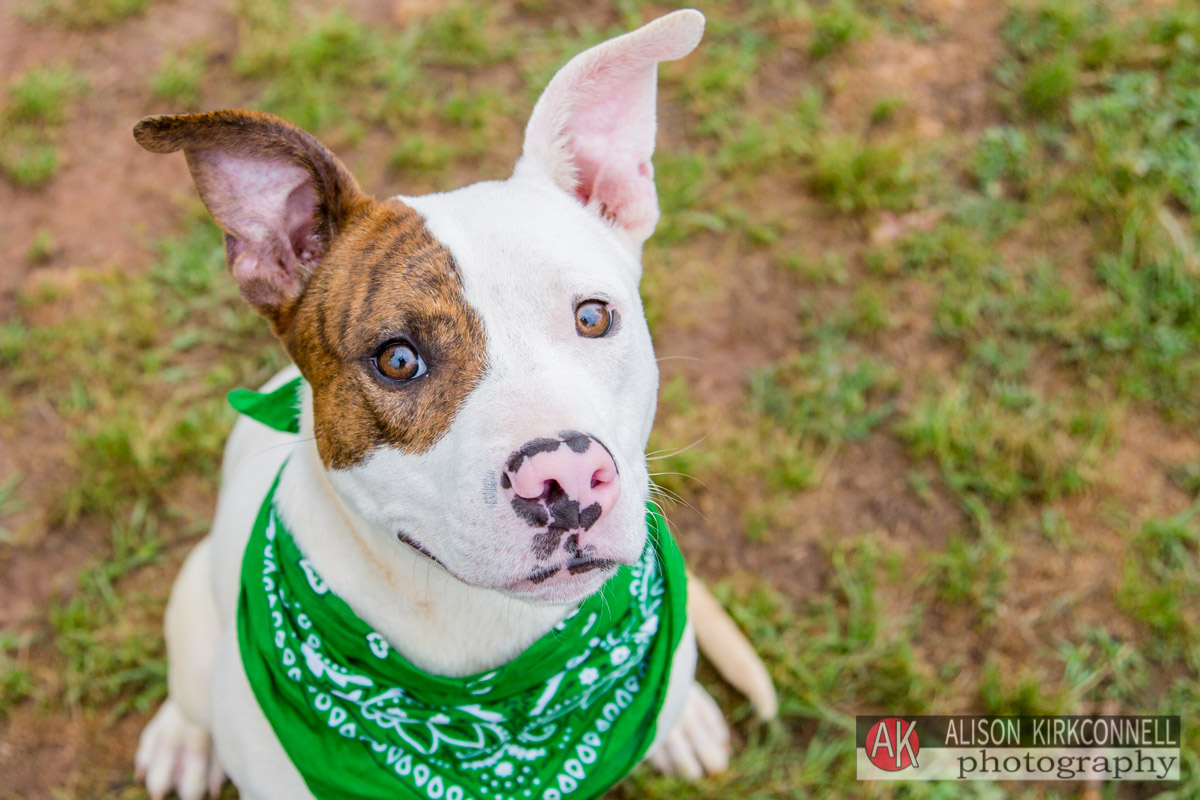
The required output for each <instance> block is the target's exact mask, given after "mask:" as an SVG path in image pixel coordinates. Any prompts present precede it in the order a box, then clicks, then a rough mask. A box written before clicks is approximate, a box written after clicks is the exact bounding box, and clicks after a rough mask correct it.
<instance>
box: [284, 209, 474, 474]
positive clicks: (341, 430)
mask: <svg viewBox="0 0 1200 800" xmlns="http://www.w3.org/2000/svg"><path fill="white" fill-rule="evenodd" d="M395 339H404V340H405V341H407V342H409V343H410V344H411V345H412V346H413V347H414V348H415V349H416V350H417V352H418V353H420V354H421V356H422V358H423V359H424V360H425V364H426V367H427V370H428V371H427V372H426V373H425V374H424V375H422V376H421V377H419V378H415V379H413V380H411V381H408V382H406V383H403V384H400V385H398V386H387V385H384V383H383V382H381V381H380V380H378V379H377V378H376V377H375V376H374V375H373V369H372V367H371V361H372V359H373V358H374V356H375V354H376V352H377V351H378V349H379V348H380V347H381V346H382V345H384V344H385V343H386V342H389V341H392V340H395ZM284 345H285V346H286V348H287V350H288V353H289V354H290V355H291V356H292V358H293V360H295V362H296V365H297V366H298V367H299V368H300V371H301V372H302V373H303V374H304V377H305V378H306V379H307V380H308V382H309V383H310V384H311V386H312V393H313V417H314V421H315V426H316V431H315V432H316V439H317V450H318V452H320V454H321V460H322V461H323V462H324V464H325V466H326V467H327V468H329V469H344V468H346V467H351V466H354V465H355V464H358V463H360V462H361V461H362V460H363V459H364V458H366V457H367V455H368V454H369V453H370V452H371V451H372V450H374V449H376V448H379V447H395V448H398V449H400V450H402V451H404V452H406V453H423V452H426V451H428V450H429V449H430V448H432V447H433V446H434V444H436V443H437V442H438V440H439V439H441V437H442V436H443V435H444V434H445V433H446V431H447V430H448V429H449V428H450V425H451V423H452V422H453V420H454V416H455V414H456V413H457V411H458V409H459V407H460V406H461V405H462V403H463V402H464V401H465V400H466V397H467V395H468V394H470V392H471V390H472V389H474V388H475V387H476V386H477V385H478V384H479V382H480V380H481V379H482V377H483V374H484V371H485V369H486V367H487V363H486V355H485V353H486V342H485V338H484V333H483V324H482V322H481V321H480V319H479V315H478V314H477V313H476V312H475V310H474V309H473V308H471V307H470V306H469V305H468V304H467V302H466V299H465V298H464V297H463V289H462V282H461V279H460V276H459V274H458V267H457V265H456V264H455V263H454V259H453V257H452V256H451V255H450V252H449V251H448V250H446V248H445V247H443V246H442V245H441V244H440V243H439V242H438V241H437V240H435V239H434V238H433V235H432V234H431V233H430V232H429V230H428V229H427V228H426V227H425V224H424V221H423V220H422V219H421V217H420V216H419V215H418V214H417V213H416V212H415V211H413V210H412V209H411V208H409V207H408V206H406V205H404V204H403V203H400V202H399V201H395V200H389V201H387V202H383V203H373V204H371V205H370V206H369V207H368V208H367V209H366V210H364V211H363V212H362V213H360V214H358V215H357V216H356V217H355V218H354V219H352V220H351V221H350V222H349V223H348V224H347V226H346V227H345V229H344V230H343V232H342V233H341V234H340V235H339V236H338V237H337V238H336V239H335V240H334V242H333V243H332V246H331V247H330V250H329V254H328V256H327V257H326V258H325V260H324V261H323V262H322V263H321V265H320V267H319V268H318V269H317V271H316V273H315V274H314V275H313V276H312V279H311V280H310V282H309V284H308V287H307V289H306V290H305V292H304V295H303V296H302V297H301V298H300V300H299V302H298V303H297V307H296V311H295V315H294V320H293V324H292V325H291V327H290V329H289V331H288V333H287V335H286V336H285V337H284Z"/></svg>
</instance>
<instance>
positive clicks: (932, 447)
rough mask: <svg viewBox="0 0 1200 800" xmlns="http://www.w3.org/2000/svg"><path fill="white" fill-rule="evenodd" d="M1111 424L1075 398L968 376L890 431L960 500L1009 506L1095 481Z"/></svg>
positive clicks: (927, 396)
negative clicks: (931, 465) (934, 468)
mask: <svg viewBox="0 0 1200 800" xmlns="http://www.w3.org/2000/svg"><path fill="white" fill-rule="evenodd" d="M1115 422H1116V421H1115V420H1114V419H1113V418H1112V417H1111V416H1110V414H1109V412H1107V411H1106V410H1104V409H1102V408H1101V409H1097V408H1095V407H1093V406H1092V405H1091V404H1088V403H1086V402H1085V401H1083V400H1082V399H1078V400H1076V401H1075V402H1074V403H1069V402H1064V401H1061V400H1056V399H1051V398H1046V397H1042V396H1041V395H1039V394H1038V393H1036V392H1034V391H1033V390H1031V389H1029V388H1028V387H1025V386H1021V385H1017V384H1006V383H998V382H993V383H987V384H984V385H974V382H973V381H972V380H971V378H970V377H969V376H965V375H963V376H960V377H959V379H958V382H947V383H944V384H941V385H938V386H936V387H934V386H931V387H929V388H928V389H926V391H925V392H924V393H923V394H922V395H921V397H920V398H919V399H918V400H917V401H916V403H915V404H914V405H913V406H912V408H910V409H909V410H908V412H907V413H906V415H905V418H904V419H903V420H901V421H900V422H899V423H898V425H897V426H896V432H897V433H898V434H899V435H900V436H901V437H902V438H903V439H904V440H905V441H906V442H908V444H909V447H910V449H911V451H912V453H913V455H914V456H916V457H918V458H924V457H931V458H933V459H935V460H936V461H937V463H938V464H939V466H940V467H941V470H942V475H943V477H944V479H945V481H946V483H947V485H949V486H950V488H952V489H953V490H954V491H955V492H956V493H958V495H959V496H960V498H962V499H963V500H964V502H966V503H968V505H971V504H973V503H977V502H983V503H985V504H987V503H992V504H997V505H999V506H1010V505H1012V504H1014V503H1016V502H1017V501H1020V500H1027V501H1046V500H1055V499H1058V498H1060V497H1063V496H1066V495H1071V494H1076V493H1078V492H1080V491H1082V490H1083V489H1085V488H1086V487H1088V486H1089V485H1090V484H1091V483H1092V481H1093V480H1094V479H1095V475H1096V468H1097V466H1098V464H1099V460H1100V458H1101V456H1102V455H1103V454H1104V453H1105V452H1106V449H1107V448H1108V447H1109V446H1110V445H1111V444H1112V437H1113V431H1114V425H1115Z"/></svg>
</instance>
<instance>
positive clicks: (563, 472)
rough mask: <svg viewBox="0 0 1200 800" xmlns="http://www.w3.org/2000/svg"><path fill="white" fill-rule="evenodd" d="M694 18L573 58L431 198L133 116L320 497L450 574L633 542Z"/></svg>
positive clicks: (626, 553) (236, 125)
mask: <svg viewBox="0 0 1200 800" xmlns="http://www.w3.org/2000/svg"><path fill="white" fill-rule="evenodd" d="M703 27H704V18H703V17H702V16H701V15H700V13H699V12H696V11H680V12H676V13H673V14H670V15H668V16H666V17H663V18H661V19H659V20H657V21H655V22H653V23H651V24H649V25H646V26H644V27H643V28H640V29H638V30H636V31H634V32H632V33H629V34H626V35H624V36H620V37H618V38H616V39H612V40H610V41H608V42H605V43H604V44H601V45H599V46H597V47H594V48H592V49H590V50H588V51H586V52H584V53H582V54H580V55H578V56H576V57H575V58H574V59H572V60H571V61H570V63H568V64H567V65H566V66H565V67H564V68H563V69H562V70H560V71H559V73H558V74H557V75H556V76H555V77H554V79H553V80H552V81H551V83H550V85H549V86H548V87H547V89H546V91H545V93H544V94H543V95H542V97H541V99H540V100H539V101H538V103H537V105H536V106H535V107H534V110H533V115H532V117H531V118H530V120H529V125H528V128H527V129H526V133H525V145H524V153H523V154H522V156H521V158H520V160H519V161H518V162H517V165H516V169H515V170H514V172H513V176H512V177H511V178H509V179H508V180H506V181H502V182H485V183H477V184H473V185H471V186H467V187H465V188H463V189H459V190H457V191H453V192H448V193H444V194H435V195H426V196H422V197H397V198H393V199H390V200H385V201H382V202H378V201H375V200H373V199H371V198H368V197H367V196H365V195H364V194H363V192H362V191H361V190H360V189H359V187H358V184H357V183H356V182H355V180H354V178H353V177H352V176H351V175H350V174H349V172H347V170H346V168H345V167H344V166H343V165H342V164H341V162H339V161H338V160H337V158H336V157H335V156H334V155H333V154H332V153H330V152H329V151H328V150H327V149H326V148H325V147H323V146H322V145H321V144H320V143H319V142H317V141H316V140H315V139H314V138H313V137H311V136H309V135H308V134H307V133H304V132H303V131H301V130H299V129H297V128H296V127H294V126H292V125H290V124H288V123H287V122H284V121H283V120H280V119H278V118H276V117H272V116H270V115H266V114H261V113H256V112H248V111H218V112H213V113H208V114H190V115H178V116H161V117H149V118H147V119H144V120H142V121H141V122H139V123H138V125H137V127H136V129H135V131H134V135H135V137H136V138H137V141H138V142H139V143H140V144H141V145H142V146H143V147H145V148H146V149H148V150H152V151H154V152H164V153H165V152H174V151H176V150H183V151H184V154H185V155H186V157H187V162H188V166H189V167H190V169H191V172H192V175H193V177H194V178H195V181H196V187H197V189H198V190H199V193H200V196H201V198H202V199H203V200H204V202H205V204H206V205H207V206H208V209H209V211H210V212H211V213H212V215H213V217H214V218H215V219H216V221H217V222H218V223H219V224H220V226H221V228H222V229H223V230H224V231H225V247H226V257H227V260H228V264H229V269H230V272H231V273H232V274H233V277H234V279H235V280H236V281H237V282H238V284H239V286H240V287H241V291H242V294H243V295H244V296H245V298H246V300H247V301H249V302H250V303H251V305H253V306H254V307H255V308H256V309H257V310H258V311H259V312H260V313H261V314H262V315H263V316H264V317H266V318H267V320H268V321H269V322H270V324H271V326H272V328H273V329H274V331H275V333H276V334H277V335H278V336H279V338H280V340H281V341H282V342H283V344H284V346H285V348H286V349H287V351H288V353H289V355H290V356H291V357H292V359H293V360H294V361H295V362H296V364H297V365H298V366H299V368H300V371H301V373H303V375H304V377H305V379H306V380H307V382H308V384H309V385H310V386H311V391H312V404H311V408H312V425H313V429H312V431H311V434H312V435H313V436H314V437H315V439H316V445H317V450H318V452H319V453H320V456H321V460H322V462H323V464H324V467H325V469H326V471H327V472H328V475H329V478H330V482H331V483H332V485H333V486H334V488H335V489H336V491H337V492H338V493H339V495H341V497H342V499H343V500H344V501H345V502H346V503H348V504H349V505H350V506H351V507H352V508H353V509H354V510H355V511H356V512H357V513H358V514H359V515H360V516H362V517H363V518H364V519H366V520H368V521H369V522H371V523H373V524H374V525H375V526H376V527H377V528H379V529H380V530H381V531H383V532H384V534H383V535H388V536H393V537H398V538H399V539H400V540H402V541H404V542H406V543H407V544H409V545H411V546H412V547H413V548H415V549H417V550H419V551H420V552H421V553H423V554H424V555H425V556H427V557H429V558H431V559H433V560H435V561H437V562H438V563H439V564H441V565H442V566H443V567H444V568H445V569H447V570H448V571H450V572H451V573H452V574H453V575H455V576H456V577H458V578H459V579H461V580H463V581H465V582H467V583H470V584H473V585H476V586H483V587H489V588H494V589H498V590H500V591H503V592H506V593H508V594H510V595H513V596H516V597H521V598H525V599H528V600H530V601H534V602H565V601H573V600H577V599H580V598H582V597H584V596H586V595H587V594H590V593H591V592H594V591H595V590H596V589H598V588H599V586H600V585H601V584H602V583H603V581H604V580H605V579H606V578H607V577H608V576H609V575H610V574H611V572H612V570H613V569H615V567H616V565H617V564H620V563H631V562H633V561H635V560H636V559H637V557H638V556H639V555H640V553H641V551H642V548H643V546H644V544H645V536H646V532H645V525H644V524H643V518H644V514H645V503H646V499H647V493H648V490H649V477H648V474H647V470H646V463H645V455H644V454H645V446H646V441H647V438H648V437H649V434H650V426H651V422H652V420H653V417H654V407H655V394H656V389H657V383H658V371H657V366H656V363H655V360H654V355H653V352H652V349H651V343H650V334H649V331H648V330H647V328H646V323H645V320H644V317H643V313H642V308H641V302H640V300H639V297H638V280H639V277H640V273H641V264H640V258H641V248H642V244H643V242H644V241H645V240H646V238H647V237H648V236H649V235H650V233H651V232H652V231H653V229H654V226H655V224H656V222H657V220H658V202H657V198H656V194H655V187H654V181H653V172H652V168H651V163H650V157H651V154H652V153H653V150H654V136H655V127H656V126H655V92H656V73H657V64H658V62H659V61H665V60H672V59H677V58H681V57H683V56H685V55H687V54H688V53H689V52H691V50H692V49H693V48H694V47H695V46H696V44H697V43H698V42H699V40H700V36H701V33H702V31H703Z"/></svg>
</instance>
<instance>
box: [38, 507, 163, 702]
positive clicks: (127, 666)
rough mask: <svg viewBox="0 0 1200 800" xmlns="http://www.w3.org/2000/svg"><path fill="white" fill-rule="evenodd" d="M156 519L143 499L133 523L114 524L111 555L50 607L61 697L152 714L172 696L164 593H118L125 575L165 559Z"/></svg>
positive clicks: (134, 508)
mask: <svg viewBox="0 0 1200 800" xmlns="http://www.w3.org/2000/svg"><path fill="white" fill-rule="evenodd" d="M157 528H158V521H157V519H156V517H155V516H154V515H153V514H152V513H150V512H149V511H148V504H147V503H146V502H145V501H140V502H138V503H136V504H135V505H134V506H133V510H132V514H131V516H130V518H129V520H128V521H127V522H122V523H114V524H113V526H112V541H111V547H112V550H111V555H109V556H107V557H106V559H105V560H104V561H103V562H101V563H99V564H97V565H95V566H93V567H91V568H89V569H86V570H84V571H83V572H82V573H81V574H80V576H79V585H78V586H77V588H76V589H75V591H74V593H73V594H72V595H71V596H70V598H69V599H67V600H66V601H65V602H63V603H62V604H61V605H59V606H57V607H56V608H53V609H51V612H50V622H51V625H52V626H53V628H54V634H55V642H56V644H57V645H58V649H59V652H60V653H61V655H62V657H63V658H64V660H65V665H66V669H65V671H64V674H63V700H64V702H65V703H66V704H67V705H69V706H74V705H76V704H83V705H85V706H88V707H92V708H102V709H105V710H107V711H108V714H109V717H110V718H116V717H118V716H120V715H121V714H123V713H124V712H125V711H127V710H130V709H137V710H139V711H146V710H148V709H149V708H151V707H152V706H153V705H154V704H155V703H157V702H158V701H160V700H162V699H163V698H164V697H165V696H166V691H167V686H166V677H167V668H166V661H165V650H166V648H165V645H164V642H163V637H162V632H161V628H160V627H159V626H158V625H154V624H147V623H148V622H150V621H151V620H152V619H157V617H158V615H159V614H160V613H161V605H160V604H161V602H162V599H163V598H162V596H161V594H156V595H146V594H140V595H133V596H130V594H129V593H127V592H123V591H120V590H119V581H120V579H121V578H122V576H125V575H126V574H128V573H130V572H132V571H133V570H135V569H137V568H139V567H141V566H144V565H146V564H149V563H152V562H153V561H155V560H156V559H158V558H159V557H160V556H161V552H162V544H163V543H162V539H161V538H160V537H159V535H158V532H157Z"/></svg>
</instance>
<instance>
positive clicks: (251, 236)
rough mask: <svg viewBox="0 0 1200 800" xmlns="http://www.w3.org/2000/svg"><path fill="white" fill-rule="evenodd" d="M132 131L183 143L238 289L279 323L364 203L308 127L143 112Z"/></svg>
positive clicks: (159, 141) (254, 117)
mask: <svg viewBox="0 0 1200 800" xmlns="http://www.w3.org/2000/svg"><path fill="white" fill-rule="evenodd" d="M133 136H134V138H135V139H137V142H138V144H140V145H141V146H142V147H144V148H146V149H147V150H150V151H151V152H154V153H173V152H175V151H176V150H183V152H184V155H185V156H186V157H187V163H188V168H189V169H191V171H192V177H193V178H194V179H195V181H196V189H197V190H198V191H199V192H200V198H201V199H202V200H203V201H204V204H205V205H206V206H208V210H209V212H210V213H211V214H212V216H213V219H215V220H216V221H217V224H218V225H220V226H221V228H222V230H224V231H225V257H226V260H227V261H228V264H229V271H230V272H231V273H232V274H233V277H234V279H235V280H236V281H237V283H238V286H239V287H240V288H241V291H242V295H243V296H244V297H245V298H246V300H247V301H249V303H250V304H251V305H252V306H254V307H255V308H256V309H257V310H258V311H259V313H261V314H262V315H263V316H264V317H266V318H267V320H268V321H269V322H270V323H271V326H272V328H274V330H275V332H276V333H277V334H282V333H283V332H284V331H286V330H287V328H288V325H289V323H290V321H291V315H292V312H293V311H294V307H295V303H296V300H297V299H299V297H300V295H301V294H302V293H303V291H304V287H305V285H306V284H307V282H308V279H309V278H310V277H311V276H312V273H313V270H314V269H315V268H316V266H317V265H318V264H319V263H320V262H321V259H322V258H324V256H325V253H326V251H327V250H328V249H329V245H330V243H331V242H332V241H333V237H334V235H335V234H336V233H337V232H338V230H339V229H340V228H341V227H342V225H343V224H344V223H345V222H346V221H347V219H349V218H350V217H351V216H352V215H353V214H354V213H355V211H357V210H358V209H360V208H362V207H363V206H364V205H365V204H367V203H369V200H368V198H367V197H366V196H365V195H364V194H363V193H362V191H361V190H360V189H359V188H358V184H357V183H356V182H355V180H354V178H353V177H351V175H350V173H349V172H347V171H346V168H345V167H344V166H342V163H341V162H340V161H338V159H337V157H335V156H334V155H333V154H332V153H330V152H329V151H328V150H327V149H325V147H324V146H323V145H322V144H321V143H320V142H318V141H317V140H316V139H314V138H313V137H312V136H310V135H309V134H307V133H305V132H304V131H302V130H300V129H299V128H297V127H296V126H294V125H292V124H291V123H289V122H285V121H284V120H282V119H280V118H278V117H275V116H272V115H270V114H263V113H260V112H257V111H214V112H211V113H208V114H177V115H170V116H157V117H146V118H145V119H143V120H142V121H141V122H139V123H138V124H137V126H135V127H134V129H133Z"/></svg>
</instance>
